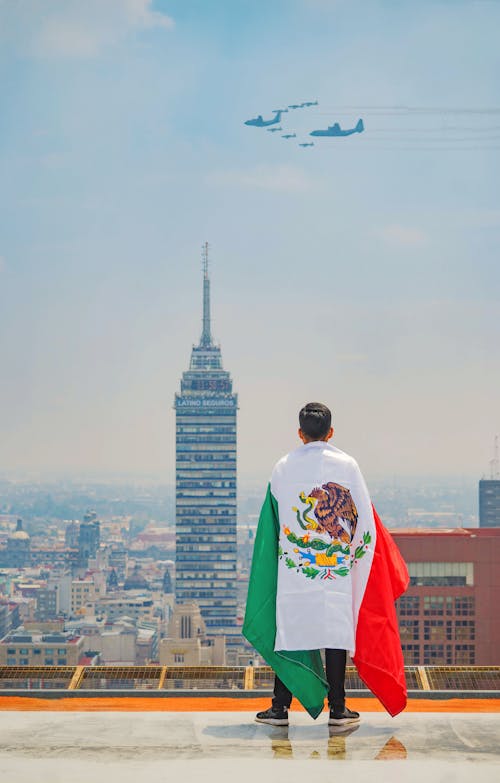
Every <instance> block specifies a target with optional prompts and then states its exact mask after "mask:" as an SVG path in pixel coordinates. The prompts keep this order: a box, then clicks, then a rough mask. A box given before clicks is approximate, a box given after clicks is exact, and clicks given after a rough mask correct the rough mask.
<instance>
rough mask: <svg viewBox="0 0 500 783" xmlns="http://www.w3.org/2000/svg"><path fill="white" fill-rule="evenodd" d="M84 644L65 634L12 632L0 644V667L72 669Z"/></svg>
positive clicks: (71, 635)
mask: <svg viewBox="0 0 500 783" xmlns="http://www.w3.org/2000/svg"><path fill="white" fill-rule="evenodd" d="M83 647H84V640H83V638H82V637H81V636H75V635H73V634H72V633H69V632H64V631H60V632H53V633H50V632H49V633H43V632H42V631H41V630H39V631H36V630H34V631H31V630H30V631H28V630H27V629H25V628H23V627H22V626H21V627H20V628H16V630H15V631H11V632H10V633H8V634H7V635H6V636H4V638H3V639H2V640H1V641H0V666H76V665H77V664H78V662H79V660H80V658H81V656H82V653H83Z"/></svg>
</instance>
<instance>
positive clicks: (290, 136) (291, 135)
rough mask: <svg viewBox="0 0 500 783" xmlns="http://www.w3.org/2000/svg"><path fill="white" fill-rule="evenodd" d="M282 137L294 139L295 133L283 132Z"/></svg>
mask: <svg viewBox="0 0 500 783" xmlns="http://www.w3.org/2000/svg"><path fill="white" fill-rule="evenodd" d="M281 138H282V139H296V138H297V134H296V133H284V134H283V136H282V137H281Z"/></svg>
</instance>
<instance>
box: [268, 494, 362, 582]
mask: <svg viewBox="0 0 500 783" xmlns="http://www.w3.org/2000/svg"><path fill="white" fill-rule="evenodd" d="M299 499H300V501H301V503H302V509H299V508H297V507H296V506H293V508H292V511H294V513H295V516H296V519H297V522H298V524H299V526H300V527H301V528H302V530H303V531H305V532H304V533H302V534H301V535H296V534H295V533H294V532H293V531H292V530H290V528H289V527H284V529H283V532H284V534H285V536H286V538H287V539H288V541H289V543H290V544H294V545H295V546H294V548H293V550H292V551H291V552H290V551H284V550H283V549H282V548H281V546H280V548H279V557H280V559H283V558H284V559H285V563H286V566H287V567H288V568H294V569H296V570H297V572H302V573H303V574H304V575H305V576H306V577H308V578H309V579H315V578H316V577H317V576H319V578H320V579H335V578H336V577H339V576H340V577H343V576H347V575H348V574H349V572H350V570H351V568H352V566H353V564H354V563H356V562H357V561H358V560H359V559H360V558H361V557H363V555H364V554H365V552H366V550H367V548H368V545H369V544H370V542H371V536H370V534H369V532H366V533H365V534H364V535H363V537H362V540H361V541H360V542H359V546H356V547H355V549H354V551H351V544H352V542H353V538H354V535H355V533H356V527H357V524H358V510H357V508H356V504H355V503H354V500H353V499H352V496H351V493H350V491H349V489H348V488H347V487H344V486H342V484H336V483H335V482H333V481H328V482H327V483H326V484H322V485H321V486H320V487H314V489H312V490H311V491H310V492H309V494H307V495H306V493H305V492H301V493H300V495H299ZM312 514H314V516H312ZM315 533H316V534H323V533H327V534H328V535H329V536H330V542H329V543H328V541H325V540H324V539H321V538H316V537H315V536H314V534H315Z"/></svg>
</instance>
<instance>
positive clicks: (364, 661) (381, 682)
mask: <svg viewBox="0 0 500 783" xmlns="http://www.w3.org/2000/svg"><path fill="white" fill-rule="evenodd" d="M373 515H374V517H375V527H376V531H377V538H376V542H375V553H374V556H373V562H372V566H371V569H370V575H369V577H368V582H367V584H366V590H365V594H364V596H363V601H362V603H361V606H360V609H359V615H358V624H357V629H356V654H355V656H354V658H353V661H354V664H355V666H356V668H357V670H358V673H359V676H360V677H361V679H362V680H363V682H364V683H366V685H367V686H368V688H369V689H370V690H371V691H372V693H374V694H375V696H377V698H378V699H379V700H380V701H381V702H382V704H383V705H384V707H385V708H386V710H387V712H389V713H390V714H391V715H397V714H398V713H399V712H401V711H402V710H404V708H405V707H406V697H407V690H406V680H405V671H404V662H403V653H402V650H401V642H400V639H399V627H398V621H397V617H396V607H395V605H394V602H395V600H396V599H397V598H399V596H400V595H401V594H402V593H404V591H405V590H406V588H407V587H408V584H409V576H408V570H407V568H406V564H405V562H404V560H403V558H402V557H401V553H400V552H399V549H398V548H397V546H396V544H395V542H394V539H393V538H392V536H391V534H390V533H389V532H388V531H387V530H386V529H385V527H384V526H383V524H382V522H381V521H380V518H379V516H378V514H377V512H376V511H375V509H373Z"/></svg>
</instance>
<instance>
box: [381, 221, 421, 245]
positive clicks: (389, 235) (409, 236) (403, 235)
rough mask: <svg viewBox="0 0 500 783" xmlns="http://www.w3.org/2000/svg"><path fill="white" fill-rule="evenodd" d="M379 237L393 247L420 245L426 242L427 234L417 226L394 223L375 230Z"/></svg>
mask: <svg viewBox="0 0 500 783" xmlns="http://www.w3.org/2000/svg"><path fill="white" fill-rule="evenodd" d="M375 233H376V235H377V236H378V237H379V239H382V240H383V241H384V242H386V243H387V244H388V245H394V246H395V247H420V246H422V245H425V244H427V236H426V234H424V232H423V231H421V230H420V229H419V228H414V227H413V226H402V225H400V224H397V223H394V224H392V225H388V226H382V227H381V228H379V229H377V231H376V232H375Z"/></svg>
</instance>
